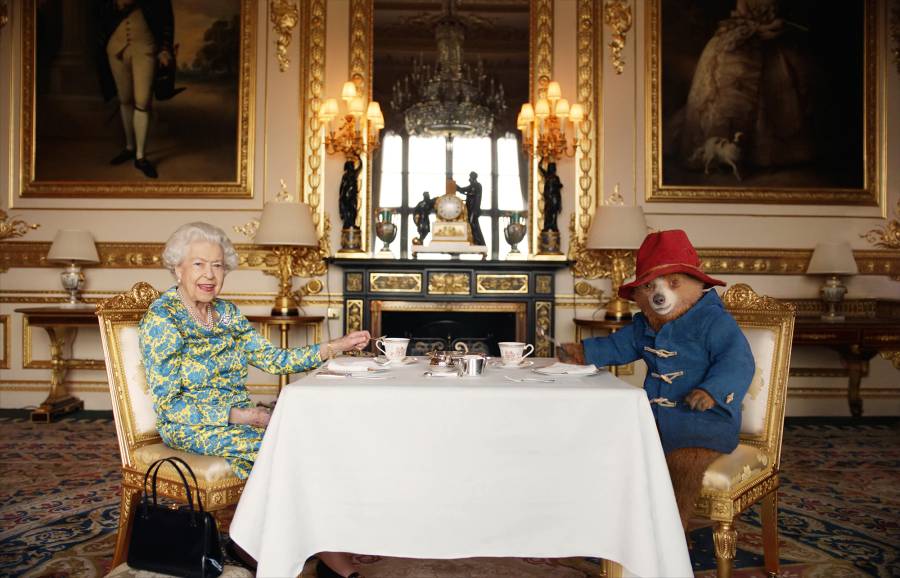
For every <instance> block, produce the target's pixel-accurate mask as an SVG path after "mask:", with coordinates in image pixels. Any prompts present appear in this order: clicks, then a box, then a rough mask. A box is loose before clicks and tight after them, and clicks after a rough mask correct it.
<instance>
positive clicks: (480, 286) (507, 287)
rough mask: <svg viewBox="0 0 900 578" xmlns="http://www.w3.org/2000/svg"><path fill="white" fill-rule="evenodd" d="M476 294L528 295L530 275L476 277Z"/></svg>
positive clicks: (481, 275) (483, 275) (479, 275)
mask: <svg viewBox="0 0 900 578" xmlns="http://www.w3.org/2000/svg"><path fill="white" fill-rule="evenodd" d="M475 292H476V293H528V275H525V274H523V275H486V274H481V273H479V274H477V275H476V276H475Z"/></svg>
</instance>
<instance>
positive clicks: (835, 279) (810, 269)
mask: <svg viewBox="0 0 900 578" xmlns="http://www.w3.org/2000/svg"><path fill="white" fill-rule="evenodd" d="M858 272H859V268H858V267H857V266H856V259H855V258H854V257H853V249H851V248H850V243H848V242H846V241H841V242H826V243H819V244H817V245H816V248H815V249H814V250H813V254H812V258H811V259H810V260H809V265H808V266H807V268H806V273H807V274H808V275H826V276H827V277H828V278H827V279H826V281H825V283H824V284H823V285H822V288H821V289H820V290H819V291H820V293H821V295H822V301H824V302H825V304H826V306H827V308H828V311H827V312H826V313H825V314H824V315H822V319H823V320H824V321H843V320H844V316H843V315H838V314H837V307H838V305H839V304H840V303H841V301H843V300H844V295H845V294H846V293H847V287H845V286H844V285H843V284H842V283H841V279H840V276H841V275H856V274H857V273H858Z"/></svg>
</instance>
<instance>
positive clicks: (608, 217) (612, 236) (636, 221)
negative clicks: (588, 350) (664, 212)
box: [585, 205, 647, 321]
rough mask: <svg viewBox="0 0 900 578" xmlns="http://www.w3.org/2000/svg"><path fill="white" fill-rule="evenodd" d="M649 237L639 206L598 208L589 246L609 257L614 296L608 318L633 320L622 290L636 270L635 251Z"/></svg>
mask: <svg viewBox="0 0 900 578" xmlns="http://www.w3.org/2000/svg"><path fill="white" fill-rule="evenodd" d="M646 236H647V221H646V220H645V219H644V210H643V209H642V208H641V207H639V206H633V207H623V206H618V205H603V206H600V207H598V208H597V212H596V214H595V215H594V219H593V221H592V222H591V228H590V229H589V230H588V235H587V240H586V241H585V246H586V247H587V248H588V249H594V250H599V251H603V252H604V253H607V254H608V255H609V262H610V270H609V277H610V281H611V282H612V297H611V298H610V300H609V302H608V303H607V304H606V318H607V319H614V320H617V321H618V320H621V319H628V318H629V317H631V307H630V305H629V304H628V301H626V300H624V299H622V298H620V297H619V287H620V286H621V285H622V283H624V282H625V279H626V278H627V277H630V276H631V275H632V271H633V270H634V253H633V251H634V250H636V249H638V248H639V247H640V246H641V243H642V242H643V241H644V237H646Z"/></svg>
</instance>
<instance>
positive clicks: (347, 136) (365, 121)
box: [319, 80, 384, 252]
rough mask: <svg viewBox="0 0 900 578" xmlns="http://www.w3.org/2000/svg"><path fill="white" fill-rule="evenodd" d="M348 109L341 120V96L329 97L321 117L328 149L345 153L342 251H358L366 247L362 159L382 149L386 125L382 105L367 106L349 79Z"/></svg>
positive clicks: (343, 95) (343, 96)
mask: <svg viewBox="0 0 900 578" xmlns="http://www.w3.org/2000/svg"><path fill="white" fill-rule="evenodd" d="M341 99H342V100H343V101H344V109H345V112H344V114H343V118H342V119H341V120H339V121H338V120H337V118H338V117H339V116H341V111H340V107H339V106H338V101H337V99H334V98H329V99H327V100H326V101H325V102H324V103H323V104H322V108H321V109H319V120H321V121H322V122H323V124H324V125H325V151H326V152H327V153H328V154H330V155H333V154H337V153H342V154H343V155H344V159H345V160H346V162H345V163H344V176H343V177H342V179H341V187H340V203H339V207H340V213H341V221H342V223H343V226H342V227H341V250H342V251H349V252H355V251H359V250H360V248H361V247H362V234H361V231H360V228H359V226H358V225H357V224H356V220H357V215H358V213H359V171H360V169H361V168H362V162H361V160H360V159H361V158H362V157H363V156H366V155H370V154H372V153H374V152H375V150H376V149H377V148H378V145H379V142H378V133H379V131H380V130H381V129H383V128H384V115H383V114H382V113H381V106H380V105H379V104H378V103H377V102H375V101H374V100H373V101H372V102H370V103H369V104H368V105H366V102H365V99H364V98H363V96H362V95H361V94H360V92H359V89H358V87H357V86H356V83H355V82H354V81H352V80H349V81H347V82H345V83H344V86H343V89H342V90H341Z"/></svg>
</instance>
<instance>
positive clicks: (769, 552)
mask: <svg viewBox="0 0 900 578" xmlns="http://www.w3.org/2000/svg"><path fill="white" fill-rule="evenodd" d="M762 532H763V554H764V556H765V561H766V562H765V564H766V573H767V574H768V575H769V576H777V575H778V489H777V488H776V489H774V490H772V491H771V492H769V493H768V494H766V496H765V497H763V499H762Z"/></svg>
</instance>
